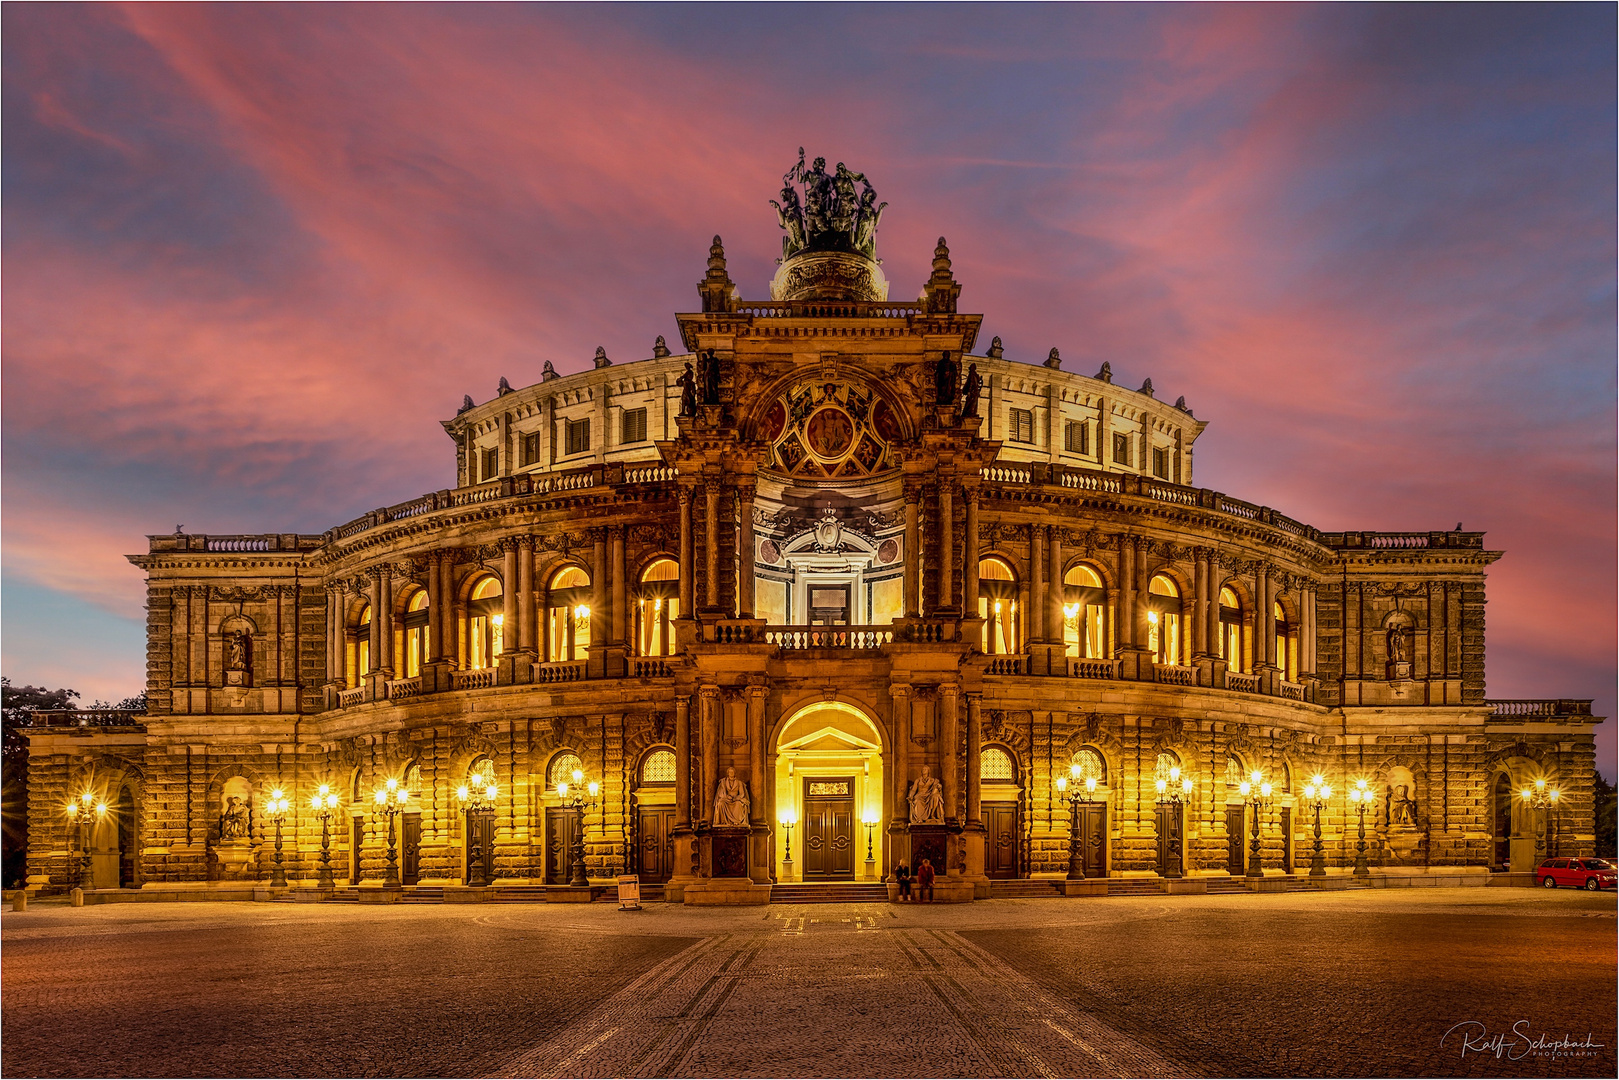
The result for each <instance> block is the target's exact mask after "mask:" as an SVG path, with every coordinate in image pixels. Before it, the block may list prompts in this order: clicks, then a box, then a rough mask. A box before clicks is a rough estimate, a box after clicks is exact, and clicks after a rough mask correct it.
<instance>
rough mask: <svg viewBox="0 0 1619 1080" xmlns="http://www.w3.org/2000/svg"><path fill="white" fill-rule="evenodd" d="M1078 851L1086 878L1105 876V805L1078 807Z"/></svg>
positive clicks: (1091, 804) (1095, 804) (1088, 804)
mask: <svg viewBox="0 0 1619 1080" xmlns="http://www.w3.org/2000/svg"><path fill="white" fill-rule="evenodd" d="M1079 851H1080V856H1081V858H1082V859H1083V862H1084V866H1085V876H1086V877H1106V876H1107V804H1106V803H1100V802H1093V803H1080V805H1079Z"/></svg>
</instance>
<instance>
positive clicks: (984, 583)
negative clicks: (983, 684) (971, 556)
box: [978, 555, 1022, 653]
mask: <svg viewBox="0 0 1619 1080" xmlns="http://www.w3.org/2000/svg"><path fill="white" fill-rule="evenodd" d="M978 614H979V616H980V617H981V618H982V619H983V620H984V629H983V640H982V642H981V644H980V646H979V647H980V648H981V649H983V651H984V652H986V653H1015V652H1017V651H1019V649H1021V647H1022V645H1021V637H1022V629H1021V627H1020V626H1019V625H1018V621H1019V619H1018V583H1017V574H1016V573H1014V572H1013V570H1012V564H1011V563H1009V562H1007V561H1006V560H1005V559H1003V558H1001V557H1000V556H998V555H989V556H986V557H985V558H982V559H980V560H978Z"/></svg>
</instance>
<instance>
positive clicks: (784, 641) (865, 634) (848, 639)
mask: <svg viewBox="0 0 1619 1080" xmlns="http://www.w3.org/2000/svg"><path fill="white" fill-rule="evenodd" d="M893 640H894V628H893V627H891V626H770V627H766V628H765V641H767V642H769V643H770V644H772V645H775V646H777V647H778V648H782V649H879V648H881V647H882V646H884V645H887V644H889V643H890V642H892V641H893Z"/></svg>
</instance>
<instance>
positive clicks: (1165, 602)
mask: <svg viewBox="0 0 1619 1080" xmlns="http://www.w3.org/2000/svg"><path fill="white" fill-rule="evenodd" d="M1180 597H1181V590H1180V586H1178V585H1176V584H1175V580H1174V579H1173V578H1171V577H1169V576H1167V575H1165V574H1154V575H1153V579H1152V581H1151V582H1150V583H1149V584H1148V585H1147V648H1148V649H1149V650H1151V651H1152V654H1153V657H1154V658H1155V659H1156V660H1157V661H1158V663H1160V664H1179V663H1182V662H1183V661H1182V659H1181V599H1180Z"/></svg>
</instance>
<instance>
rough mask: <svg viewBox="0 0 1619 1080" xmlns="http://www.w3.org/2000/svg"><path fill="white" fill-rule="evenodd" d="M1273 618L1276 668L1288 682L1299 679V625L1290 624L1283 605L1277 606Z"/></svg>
mask: <svg viewBox="0 0 1619 1080" xmlns="http://www.w3.org/2000/svg"><path fill="white" fill-rule="evenodd" d="M1272 616H1273V618H1274V619H1275V621H1276V666H1277V667H1278V668H1281V670H1282V678H1284V679H1286V680H1287V681H1288V682H1298V679H1299V633H1298V626H1297V624H1295V623H1293V622H1290V621H1289V620H1288V617H1287V612H1286V611H1285V610H1283V608H1282V605H1281V604H1279V603H1278V604H1276V605H1275V610H1274V611H1273V612H1272Z"/></svg>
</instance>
